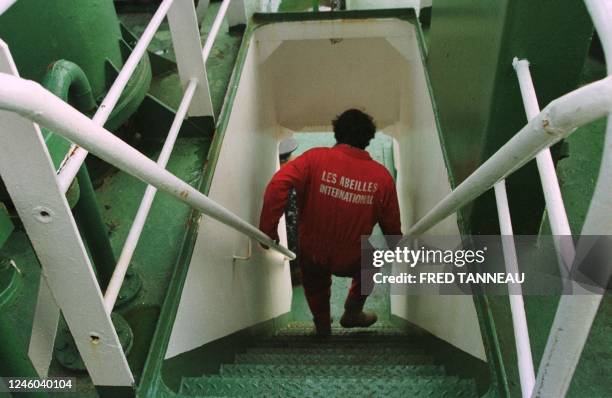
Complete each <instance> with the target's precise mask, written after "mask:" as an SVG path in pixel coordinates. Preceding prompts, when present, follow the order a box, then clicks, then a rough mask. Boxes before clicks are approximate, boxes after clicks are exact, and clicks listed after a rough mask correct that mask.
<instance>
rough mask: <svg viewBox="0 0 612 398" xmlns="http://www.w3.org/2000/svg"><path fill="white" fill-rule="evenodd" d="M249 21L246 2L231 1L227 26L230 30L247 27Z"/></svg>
mask: <svg viewBox="0 0 612 398" xmlns="http://www.w3.org/2000/svg"><path fill="white" fill-rule="evenodd" d="M246 21H247V15H246V7H245V4H244V0H231V3H230V5H229V10H227V24H228V25H229V27H230V28H232V27H234V26H237V25H245V24H246Z"/></svg>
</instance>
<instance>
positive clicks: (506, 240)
mask: <svg viewBox="0 0 612 398" xmlns="http://www.w3.org/2000/svg"><path fill="white" fill-rule="evenodd" d="M494 189H495V201H496V203H497V215H498V218H499V229H500V233H501V239H502V251H503V253H504V264H505V266H506V272H508V273H512V274H518V273H519V268H518V259H517V257H516V247H515V246H514V231H513V230H512V219H511V217H510V207H509V206H508V195H507V193H506V181H505V180H502V181H500V182H498V183H497V184H495V186H494ZM508 294H509V296H508V299H509V300H510V311H511V312H512V326H513V331H514V341H515V344H516V356H517V359H518V370H519V378H520V381H521V392H522V396H523V398H529V397H531V393H532V391H533V386H534V385H535V371H534V369H533V358H532V356H531V343H530V340H529V328H528V327H527V315H526V314H525V303H524V302H523V292H522V289H521V285H520V284H516V283H512V284H510V285H509V286H508Z"/></svg>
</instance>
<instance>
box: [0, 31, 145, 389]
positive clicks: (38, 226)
mask: <svg viewBox="0 0 612 398" xmlns="http://www.w3.org/2000/svg"><path fill="white" fill-rule="evenodd" d="M0 73H6V74H11V75H18V74H17V69H16V67H15V64H14V62H13V60H12V58H11V56H10V53H9V50H8V46H7V45H6V44H5V43H4V42H3V41H1V40H0ZM0 130H1V131H0V173H1V174H2V179H3V181H4V183H5V185H6V188H7V190H8V192H9V194H10V196H11V198H12V200H13V203H14V204H15V208H16V209H17V212H18V214H19V218H20V219H21V221H22V222H23V225H24V227H25V229H26V232H27V234H28V237H29V238H30V241H31V242H32V246H33V247H34V251H35V252H36V255H37V257H38V260H39V261H40V264H41V266H42V273H43V275H44V277H45V279H46V281H47V284H48V286H49V289H50V290H51V293H52V294H53V297H54V298H55V300H56V302H57V304H58V305H59V307H60V308H61V310H62V313H63V314H64V318H65V319H66V323H67V324H68V327H69V328H70V332H71V333H72V335H73V337H74V340H75V342H76V345H77V348H78V349H79V352H80V354H81V357H82V358H83V362H84V363H85V366H86V367H87V370H88V371H89V374H90V376H91V379H92V381H93V383H94V384H96V385H104V386H112V385H115V386H131V385H133V383H134V378H133V376H132V373H131V371H130V368H129V366H128V363H127V360H126V357H125V354H124V353H123V350H122V348H121V344H120V342H119V338H118V337H117V333H116V331H115V328H114V326H113V323H112V322H111V318H110V316H109V314H107V313H106V311H105V310H104V306H103V301H102V292H101V291H100V286H99V285H98V282H97V280H96V276H95V274H94V270H93V267H92V265H91V262H90V261H89V257H88V256H87V252H86V250H85V246H84V245H83V241H82V240H81V236H80V235H79V232H78V229H77V226H76V223H75V221H74V218H73V217H72V213H71V211H70V207H69V206H68V202H67V201H66V197H65V196H64V192H62V191H61V189H60V187H59V184H58V182H57V179H56V172H55V168H54V167H53V163H52V162H51V157H50V156H49V152H48V151H47V148H46V146H45V143H44V140H43V138H42V135H41V133H40V129H39V128H38V125H36V124H34V123H32V122H31V121H29V120H26V119H24V118H23V117H21V116H19V115H17V114H15V113H13V112H8V111H3V110H0ZM83 309H86V310H83Z"/></svg>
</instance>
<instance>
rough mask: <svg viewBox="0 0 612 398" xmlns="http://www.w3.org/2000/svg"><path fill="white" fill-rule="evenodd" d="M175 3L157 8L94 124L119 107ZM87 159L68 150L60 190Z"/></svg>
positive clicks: (167, 1)
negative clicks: (125, 90) (137, 68)
mask: <svg viewBox="0 0 612 398" xmlns="http://www.w3.org/2000/svg"><path fill="white" fill-rule="evenodd" d="M173 1H174V0H163V1H162V3H161V4H160V5H159V7H158V8H157V11H156V12H155V14H154V15H153V17H152V18H151V21H150V22H149V24H148V25H147V27H146V29H145V30H144V32H143V33H142V36H140V39H139V40H138V43H137V44H136V46H135V47H134V49H133V50H132V53H131V54H130V56H129V57H128V59H127V61H125V64H124V65H123V68H121V71H120V72H119V75H118V76H117V78H116V79H115V81H114V82H113V84H112V85H111V88H110V89H109V90H108V93H107V94H106V97H104V100H102V103H101V104H100V106H99V107H98V110H97V112H96V113H95V115H94V117H93V121H94V123H96V124H98V125H100V126H103V125H104V123H106V121H107V120H108V117H109V116H110V114H111V113H112V111H113V109H115V106H116V105H117V101H119V97H121V93H122V92H123V90H124V89H125V86H126V85H127V83H128V81H129V80H130V77H131V76H132V74H133V73H134V70H136V67H137V66H138V63H139V62H140V60H141V59H142V57H143V55H144V54H145V52H146V51H147V47H148V46H149V43H151V40H152V39H153V36H154V35H155V32H157V29H159V26H160V25H161V23H162V21H163V20H164V18H165V17H166V14H167V13H168V10H169V9H170V6H172V3H173ZM183 1H184V0H183ZM86 157H87V151H86V150H85V149H83V148H80V147H79V146H78V145H72V146H71V147H70V149H69V150H68V153H67V154H66V157H65V158H64V160H63V161H62V163H61V165H60V168H59V171H58V182H59V184H60V188H61V189H62V190H63V191H64V192H66V191H68V188H69V187H70V184H72V181H73V180H74V177H75V176H76V175H77V173H78V171H79V169H80V168H81V165H82V164H83V162H84V161H85V158H86Z"/></svg>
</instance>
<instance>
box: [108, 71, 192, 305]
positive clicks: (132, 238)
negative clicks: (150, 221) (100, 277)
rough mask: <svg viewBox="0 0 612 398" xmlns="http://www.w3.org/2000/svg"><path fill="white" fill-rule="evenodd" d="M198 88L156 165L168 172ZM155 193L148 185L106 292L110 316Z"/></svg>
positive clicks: (187, 98)
mask: <svg viewBox="0 0 612 398" xmlns="http://www.w3.org/2000/svg"><path fill="white" fill-rule="evenodd" d="M197 85H198V81H197V80H195V79H194V80H191V81H190V82H189V84H188V85H187V88H186V89H185V93H184V94H183V99H182V100H181V103H180V105H179V107H178V109H177V111H176V115H175V116H174V120H173V121H172V125H171V126H170V131H169V132H168V136H167V137H166V141H165V142H164V146H163V147H162V150H161V153H160V154H159V157H158V158H157V164H158V165H159V166H160V167H163V168H164V169H165V168H166V165H167V164H168V160H169V159H170V155H171V154H172V149H173V148H174V144H175V143H176V138H177V137H178V133H179V130H180V129H181V126H182V124H183V119H185V116H186V115H187V110H188V109H189V105H190V104H191V100H192V99H193V94H194V93H195V89H196V87H197ZM156 193H157V188H155V187H154V186H152V185H147V189H146V190H145V193H144V196H143V197H142V200H141V202H140V206H139V207H138V211H137V212H136V216H135V217H134V222H133V223H132V226H131V227H130V232H129V233H128V236H127V238H126V239H125V243H124V244H123V249H121V254H120V255H119V260H117V265H116V266H115V270H114V271H113V276H112V277H111V279H110V281H109V282H108V286H107V288H106V292H104V308H105V309H106V312H108V313H109V314H110V313H111V312H112V311H113V307H114V306H115V302H116V301H117V296H118V295H119V291H120V290H121V285H122V284H123V279H124V278H125V274H126V272H127V270H128V267H129V266H130V262H131V261H132V256H133V255H134V251H135V250H136V245H138V240H139V239H140V235H141V233H142V230H143V228H144V225H145V222H146V221H147V216H148V215H149V211H150V210H151V205H152V204H153V199H155V194H156Z"/></svg>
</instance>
